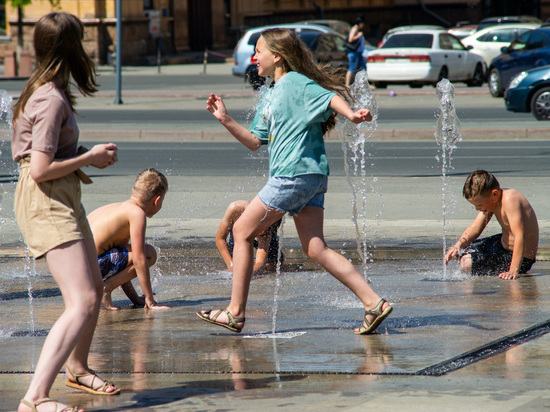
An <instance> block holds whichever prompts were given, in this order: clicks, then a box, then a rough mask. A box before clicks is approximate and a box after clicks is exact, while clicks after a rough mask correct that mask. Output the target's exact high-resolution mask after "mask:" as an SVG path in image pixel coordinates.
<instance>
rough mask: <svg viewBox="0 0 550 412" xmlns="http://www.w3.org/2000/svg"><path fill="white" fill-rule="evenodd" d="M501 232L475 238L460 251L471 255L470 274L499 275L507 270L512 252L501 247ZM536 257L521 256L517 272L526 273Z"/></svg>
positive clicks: (461, 254) (462, 254)
mask: <svg viewBox="0 0 550 412" xmlns="http://www.w3.org/2000/svg"><path fill="white" fill-rule="evenodd" d="M501 239H502V233H501V234H499V235H494V236H490V237H485V238H483V239H477V240H475V241H474V242H473V243H472V244H471V245H469V246H468V247H466V249H464V250H463V251H462V252H461V253H460V258H462V256H464V255H470V256H471V257H472V275H476V276H481V275H488V276H492V275H499V274H501V273H503V272H507V271H508V270H509V269H510V263H512V252H511V251H509V250H506V249H504V248H503V247H502V241H501ZM535 262H536V259H527V258H525V257H524V258H523V260H522V262H521V266H520V268H519V273H527V272H528V271H529V269H531V267H532V266H533V264H534V263H535Z"/></svg>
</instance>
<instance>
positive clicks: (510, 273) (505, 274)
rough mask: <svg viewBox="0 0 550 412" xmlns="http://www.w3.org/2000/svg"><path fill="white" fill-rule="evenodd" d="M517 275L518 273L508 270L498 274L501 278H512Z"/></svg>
mask: <svg viewBox="0 0 550 412" xmlns="http://www.w3.org/2000/svg"><path fill="white" fill-rule="evenodd" d="M518 276H519V273H517V272H514V271H511V270H509V271H508V272H502V273H501V274H499V275H498V277H499V278H501V279H506V280H512V279H515V278H517V277H518Z"/></svg>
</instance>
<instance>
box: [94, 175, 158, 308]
mask: <svg viewBox="0 0 550 412" xmlns="http://www.w3.org/2000/svg"><path fill="white" fill-rule="evenodd" d="M167 191H168V182H167V180H166V177H165V176H164V175H163V174H162V173H160V172H158V171H157V170H155V169H145V170H143V171H142V172H140V173H139V174H138V176H137V178H136V181H135V183H134V187H133V189H132V194H131V196H130V199H128V200H126V201H124V202H120V203H112V204H108V205H105V206H102V207H100V208H98V209H96V210H94V211H93V212H91V213H90V214H89V215H88V221H89V223H90V227H91V229H92V233H93V235H94V242H95V247H96V250H97V254H98V261H99V266H100V269H101V274H102V276H103V306H104V307H105V309H108V310H118V308H117V307H115V306H113V303H112V300H111V293H112V291H113V290H114V289H116V288H117V287H119V286H121V287H122V290H123V291H124V293H125V294H126V296H128V298H129V299H130V300H131V301H132V303H133V304H134V305H136V306H139V307H145V308H148V309H168V307H167V306H159V305H157V302H155V299H154V298H153V290H152V287H151V277H150V274H149V268H150V267H151V266H152V265H154V264H155V262H156V260H157V253H156V251H155V248H154V247H153V246H151V245H149V244H147V243H145V230H146V227H147V218H150V217H153V216H154V215H155V214H157V213H158V211H159V210H160V209H161V208H162V202H163V200H164V196H165V195H166V192H167ZM136 276H137V278H138V280H139V284H140V286H141V289H142V291H143V294H144V296H139V295H138V294H137V292H136V290H135V289H134V287H133V285H132V279H134V278H135V277H136Z"/></svg>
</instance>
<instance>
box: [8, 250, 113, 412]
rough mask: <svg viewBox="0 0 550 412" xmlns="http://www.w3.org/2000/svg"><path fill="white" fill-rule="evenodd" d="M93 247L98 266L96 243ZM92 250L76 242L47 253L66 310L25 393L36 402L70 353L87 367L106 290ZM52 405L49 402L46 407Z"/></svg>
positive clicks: (75, 360) (55, 325)
mask: <svg viewBox="0 0 550 412" xmlns="http://www.w3.org/2000/svg"><path fill="white" fill-rule="evenodd" d="M88 244H90V243H89V242H88ZM91 248H92V249H93V255H94V258H95V264H96V266H97V255H96V252H95V246H94V244H93V242H91ZM88 249H90V246H86V244H85V242H83V241H73V242H68V243H65V244H63V245H61V246H59V247H57V248H55V249H52V250H51V251H49V252H48V253H47V254H46V261H47V263H48V267H49V269H50V272H51V274H52V276H53V278H54V279H55V281H56V283H57V285H58V286H59V289H60V290H61V294H62V295H63V300H64V303H65V311H64V312H63V313H62V314H61V316H60V317H59V318H58V319H57V321H56V322H55V323H54V325H53V326H52V328H51V330H50V333H49V334H48V336H47V338H46V341H45V342H44V346H43V347H42V351H41V353H40V357H39V359H38V363H37V365H36V370H35V373H34V375H33V378H32V380H31V384H30V386H29V389H28V391H27V393H26V394H25V399H26V400H27V401H30V402H36V401H37V400H39V399H43V398H45V397H48V394H49V392H50V389H51V387H52V385H53V382H54V380H55V378H56V376H57V374H58V372H59V370H60V369H61V367H62V366H63V364H64V363H65V362H66V361H67V359H68V358H69V357H70V356H71V357H72V358H73V359H74V361H73V362H74V363H75V365H76V364H77V363H78V364H84V365H86V367H87V364H86V362H87V356H88V352H89V348H90V342H89V341H91V337H92V336H93V331H94V328H95V324H96V322H97V313H98V311H99V301H100V300H99V298H100V296H101V290H102V287H101V281H100V282H99V283H98V282H97V281H96V280H95V279H94V276H93V274H92V272H91V269H90V265H89V257H88V256H89V250H88ZM75 368H76V366H75ZM51 406H52V405H51V404H49V405H48V404H47V403H46V404H44V406H43V408H45V409H46V408H48V407H51ZM19 410H20V411H25V410H29V408H28V407H27V406H25V405H20V406H19Z"/></svg>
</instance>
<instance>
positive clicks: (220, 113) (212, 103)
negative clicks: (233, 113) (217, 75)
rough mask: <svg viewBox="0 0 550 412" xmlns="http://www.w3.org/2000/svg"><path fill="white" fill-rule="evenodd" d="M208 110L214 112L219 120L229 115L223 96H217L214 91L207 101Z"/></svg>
mask: <svg viewBox="0 0 550 412" xmlns="http://www.w3.org/2000/svg"><path fill="white" fill-rule="evenodd" d="M206 110H208V111H209V112H210V113H212V114H213V115H214V117H215V118H216V119H218V120H219V121H221V120H222V119H223V118H224V117H225V116H226V115H227V111H226V110H225V104H224V103H223V100H222V98H221V97H219V96H216V95H215V94H214V93H212V94H210V97H209V98H208V100H207V101H206Z"/></svg>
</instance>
